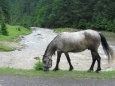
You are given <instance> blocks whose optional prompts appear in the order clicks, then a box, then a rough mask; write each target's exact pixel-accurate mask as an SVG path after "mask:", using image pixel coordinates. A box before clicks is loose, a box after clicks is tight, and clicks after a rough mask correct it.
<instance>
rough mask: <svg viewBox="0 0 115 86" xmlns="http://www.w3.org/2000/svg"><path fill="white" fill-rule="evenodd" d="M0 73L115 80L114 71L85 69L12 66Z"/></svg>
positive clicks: (0, 69)
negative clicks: (57, 69)
mask: <svg viewBox="0 0 115 86" xmlns="http://www.w3.org/2000/svg"><path fill="white" fill-rule="evenodd" d="M0 75H11V76H26V77H37V76H39V77H50V78H89V79H106V80H115V71H107V72H104V71H102V72H99V73H95V72H91V73H89V72H86V71H71V72H70V71H68V70H59V71H56V72H54V71H51V70H50V71H48V72H45V71H42V70H41V71H36V70H24V69H14V68H0Z"/></svg>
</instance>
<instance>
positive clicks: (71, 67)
mask: <svg viewBox="0 0 115 86" xmlns="http://www.w3.org/2000/svg"><path fill="white" fill-rule="evenodd" d="M65 56H66V58H67V61H68V63H69V66H70V69H69V71H72V70H73V66H72V64H71V60H70V57H69V54H68V53H65Z"/></svg>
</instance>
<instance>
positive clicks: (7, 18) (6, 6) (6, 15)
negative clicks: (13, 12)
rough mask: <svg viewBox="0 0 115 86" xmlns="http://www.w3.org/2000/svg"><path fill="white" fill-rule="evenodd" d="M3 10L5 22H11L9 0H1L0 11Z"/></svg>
mask: <svg viewBox="0 0 115 86" xmlns="http://www.w3.org/2000/svg"><path fill="white" fill-rule="evenodd" d="M1 10H2V11H3V13H2V16H3V17H4V21H5V23H9V22H10V13H9V4H8V0H0V11H1ZM0 15H1V14H0ZM0 17H1V16H0ZM3 17H2V18H3Z"/></svg>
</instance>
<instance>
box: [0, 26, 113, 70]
mask: <svg viewBox="0 0 115 86" xmlns="http://www.w3.org/2000/svg"><path fill="white" fill-rule="evenodd" d="M56 35H57V33H55V32H54V31H53V30H51V29H45V28H38V27H32V33H31V34H29V35H26V36H23V37H22V38H21V41H20V42H19V43H20V45H22V46H23V49H21V50H15V51H11V52H0V59H1V60H0V63H1V65H0V67H11V68H21V69H33V68H34V64H35V63H36V62H37V60H35V59H34V58H35V57H37V56H39V57H40V58H41V59H42V56H43V54H44V52H45V49H46V47H47V45H48V44H49V43H50V41H51V40H52V39H53V38H54V37H55V36H56ZM104 35H105V37H106V38H107V41H108V43H109V45H110V47H111V48H112V49H113V50H114V51H115V38H114V37H115V34H110V33H107V34H106V33H104ZM99 54H100V56H101V58H102V59H101V67H102V70H104V71H105V70H106V71H109V70H115V62H113V63H111V64H108V60H107V57H106V56H105V54H104V51H103V49H102V47H101V46H100V47H99ZM56 59H57V58H56V55H54V56H53V57H52V60H53V61H52V62H53V63H52V64H53V65H52V68H51V69H53V68H54V67H55V64H56ZM70 59H71V62H72V65H73V67H74V70H88V69H89V67H90V65H91V62H92V57H91V54H90V51H89V50H85V51H83V52H80V53H70ZM96 66H97V63H96V64H95V70H96ZM59 68H60V69H62V70H68V69H69V64H68V62H67V60H66V57H65V56H64V54H63V55H62V57H61V60H60V64H59Z"/></svg>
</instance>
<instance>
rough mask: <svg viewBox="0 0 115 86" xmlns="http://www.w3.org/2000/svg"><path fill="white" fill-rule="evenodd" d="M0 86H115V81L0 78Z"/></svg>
mask: <svg viewBox="0 0 115 86" xmlns="http://www.w3.org/2000/svg"><path fill="white" fill-rule="evenodd" d="M0 86H115V81H114V80H100V79H70V78H46V77H20V76H0Z"/></svg>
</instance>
